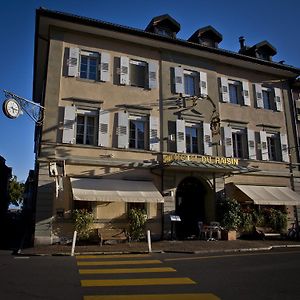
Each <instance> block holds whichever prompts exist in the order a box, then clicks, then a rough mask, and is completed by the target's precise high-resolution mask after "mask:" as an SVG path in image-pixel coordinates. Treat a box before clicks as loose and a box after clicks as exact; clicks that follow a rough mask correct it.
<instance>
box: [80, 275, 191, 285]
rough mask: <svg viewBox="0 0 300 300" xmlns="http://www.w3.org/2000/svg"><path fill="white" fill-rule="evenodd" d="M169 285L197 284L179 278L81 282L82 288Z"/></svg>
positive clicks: (184, 278)
mask: <svg viewBox="0 0 300 300" xmlns="http://www.w3.org/2000/svg"><path fill="white" fill-rule="evenodd" d="M168 284H196V282H195V281H193V280H191V279H190V278H187V277H181V278H180V277H177V278H137V279H95V280H81V286H83V287H91V286H137V285H138V286H141V285H168Z"/></svg>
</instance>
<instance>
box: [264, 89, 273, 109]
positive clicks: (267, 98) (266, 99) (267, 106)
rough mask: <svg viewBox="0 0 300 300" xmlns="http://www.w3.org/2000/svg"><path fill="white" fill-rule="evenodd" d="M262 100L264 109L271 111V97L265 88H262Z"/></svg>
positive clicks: (268, 90) (269, 91)
mask: <svg viewBox="0 0 300 300" xmlns="http://www.w3.org/2000/svg"><path fill="white" fill-rule="evenodd" d="M262 98H263V104H264V108H265V109H273V105H272V95H271V90H270V89H267V88H263V90H262Z"/></svg>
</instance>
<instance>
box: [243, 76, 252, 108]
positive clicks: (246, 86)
mask: <svg viewBox="0 0 300 300" xmlns="http://www.w3.org/2000/svg"><path fill="white" fill-rule="evenodd" d="M242 86H243V98H244V105H246V106H251V101H250V94H249V82H248V81H242Z"/></svg>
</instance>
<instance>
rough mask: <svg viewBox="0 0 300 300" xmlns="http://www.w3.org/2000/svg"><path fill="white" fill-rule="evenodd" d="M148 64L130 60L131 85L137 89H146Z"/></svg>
mask: <svg viewBox="0 0 300 300" xmlns="http://www.w3.org/2000/svg"><path fill="white" fill-rule="evenodd" d="M146 79H147V64H146V63H145V62H142V61H137V60H130V84H131V85H132V86H137V87H143V88H145V87H146V84H147V80H146Z"/></svg>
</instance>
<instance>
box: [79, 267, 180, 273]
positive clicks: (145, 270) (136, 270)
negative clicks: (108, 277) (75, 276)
mask: <svg viewBox="0 0 300 300" xmlns="http://www.w3.org/2000/svg"><path fill="white" fill-rule="evenodd" d="M160 272H176V270H175V269H173V268H167V267H166V268H132V269H79V274H82V275H83V274H121V273H123V274H128V273H160Z"/></svg>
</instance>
